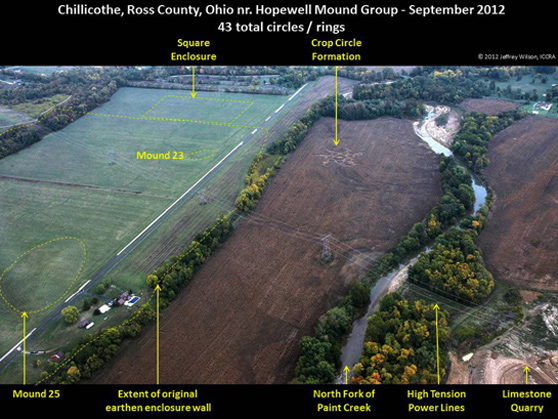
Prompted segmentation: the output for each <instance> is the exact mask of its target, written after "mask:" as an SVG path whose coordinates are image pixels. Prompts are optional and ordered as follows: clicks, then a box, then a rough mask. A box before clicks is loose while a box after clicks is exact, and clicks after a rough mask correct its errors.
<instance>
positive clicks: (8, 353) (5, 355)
mask: <svg viewBox="0 0 558 419" xmlns="http://www.w3.org/2000/svg"><path fill="white" fill-rule="evenodd" d="M35 330H37V328H34V329H33V330H31V331H30V332H29V334H28V335H27V336H25V339H29V336H31V335H32V334H33V332H34V331H35ZM22 343H23V339H21V340H20V341H19V342H18V343H17V345H16V346H14V347H13V348H12V349H10V350H9V351H8V352H6V353H5V354H4V356H3V357H2V358H0V362H2V361H3V360H5V359H6V358H7V357H8V356H9V355H10V354H11V353H12V352H13V351H15V350H16V349H18V350H19V346H20V345H21V344H22Z"/></svg>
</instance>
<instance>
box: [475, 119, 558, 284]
mask: <svg viewBox="0 0 558 419" xmlns="http://www.w3.org/2000/svg"><path fill="white" fill-rule="evenodd" d="M489 158H490V164H489V165H488V168H487V171H486V175H487V178H488V182H489V184H490V185H491V186H492V188H493V189H494V191H495V193H496V204H495V206H494V208H493V211H492V216H491V219H490V222H489V223H488V226H487V228H486V230H485V231H483V233H482V234H481V236H480V239H479V245H480V247H481V249H482V251H483V254H484V257H485V260H486V263H487V266H488V268H489V269H490V270H491V271H492V273H493V274H495V275H496V277H497V279H499V280H504V281H511V282H514V283H516V284H518V285H520V286H522V287H525V288H541V289H548V290H554V291H557V290H558V258H557V257H556V252H557V251H558V120H555V119H550V118H540V117H536V116H529V117H526V118H524V119H523V120H521V121H519V122H517V123H515V124H513V125H512V126H511V127H509V128H507V129H505V130H504V131H502V132H500V133H499V134H497V135H495V136H494V138H493V139H492V140H491V142H490V147H489Z"/></svg>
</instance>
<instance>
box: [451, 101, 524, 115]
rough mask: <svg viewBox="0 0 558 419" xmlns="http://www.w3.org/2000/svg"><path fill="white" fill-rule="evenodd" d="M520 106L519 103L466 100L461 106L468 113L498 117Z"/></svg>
mask: <svg viewBox="0 0 558 419" xmlns="http://www.w3.org/2000/svg"><path fill="white" fill-rule="evenodd" d="M519 105H520V104H519V103H517V102H511V101H509V100H498V99H465V100H464V101H463V102H461V103H460V104H459V106H461V107H462V108H463V109H465V110H466V111H467V112H480V113H485V114H487V115H498V114H499V113H502V112H506V111H511V110H513V109H515V108H517V107H518V106H519Z"/></svg>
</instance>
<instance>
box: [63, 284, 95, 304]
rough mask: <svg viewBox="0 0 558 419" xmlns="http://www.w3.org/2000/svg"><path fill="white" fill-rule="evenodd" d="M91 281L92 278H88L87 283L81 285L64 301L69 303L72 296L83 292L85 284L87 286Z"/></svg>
mask: <svg viewBox="0 0 558 419" xmlns="http://www.w3.org/2000/svg"><path fill="white" fill-rule="evenodd" d="M90 282H91V280H90V279H89V280H87V282H85V284H83V285H82V286H81V287H79V289H78V290H77V291H76V292H74V293H73V294H72V295H70V296H69V297H68V298H66V299H65V300H64V302H65V303H67V302H68V301H70V300H71V299H72V298H74V297H75V296H76V295H78V294H79V293H80V292H81V290H82V289H84V288H85V286H86V285H87V284H89V283H90Z"/></svg>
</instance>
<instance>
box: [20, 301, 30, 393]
mask: <svg viewBox="0 0 558 419" xmlns="http://www.w3.org/2000/svg"><path fill="white" fill-rule="evenodd" d="M21 318H22V319H23V384H27V344H26V341H27V339H26V336H27V330H26V328H27V325H26V323H27V322H26V320H27V319H28V318H29V316H28V315H27V313H26V312H25V311H24V312H23V313H22V314H21Z"/></svg>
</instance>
